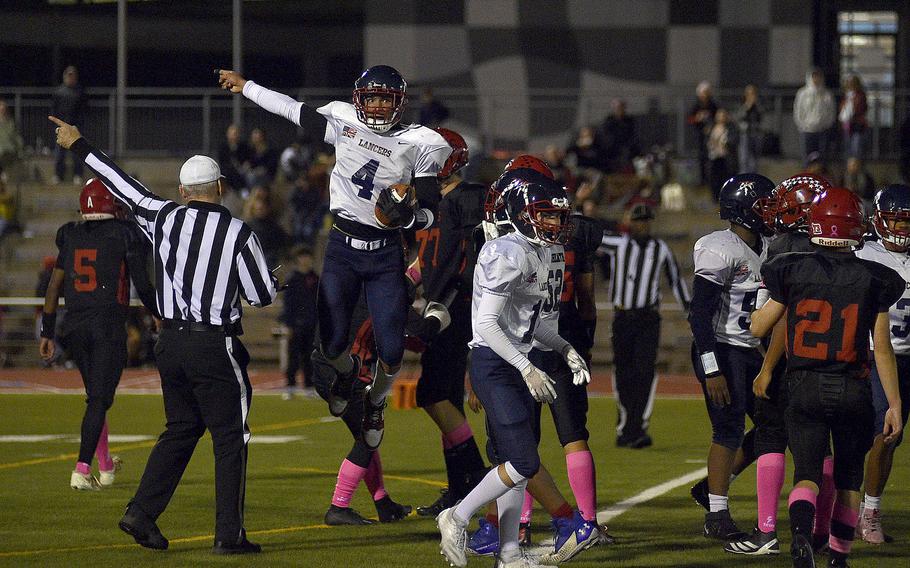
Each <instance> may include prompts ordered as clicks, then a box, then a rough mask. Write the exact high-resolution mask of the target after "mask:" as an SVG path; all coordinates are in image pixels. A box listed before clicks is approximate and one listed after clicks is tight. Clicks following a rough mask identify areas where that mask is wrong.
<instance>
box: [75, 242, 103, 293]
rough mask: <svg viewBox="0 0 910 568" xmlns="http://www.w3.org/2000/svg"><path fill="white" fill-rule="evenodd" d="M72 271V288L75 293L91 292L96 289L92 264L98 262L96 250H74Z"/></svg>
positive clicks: (96, 284) (96, 281) (95, 276)
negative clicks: (74, 275)
mask: <svg viewBox="0 0 910 568" xmlns="http://www.w3.org/2000/svg"><path fill="white" fill-rule="evenodd" d="M73 258H74V266H73V270H74V271H75V272H76V277H75V278H74V279H73V287H74V288H76V291H77V292H92V291H93V290H94V289H95V288H97V287H98V279H97V275H96V274H95V267H94V263H95V261H96V260H98V249H76V254H75V255H74V257H73Z"/></svg>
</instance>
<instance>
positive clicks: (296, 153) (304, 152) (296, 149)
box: [278, 137, 313, 183]
mask: <svg viewBox="0 0 910 568" xmlns="http://www.w3.org/2000/svg"><path fill="white" fill-rule="evenodd" d="M312 161H313V150H312V148H311V147H310V146H309V145H307V144H305V141H304V140H303V139H302V138H300V137H298V138H297V139H296V140H294V141H293V142H291V145H290V146H288V147H287V148H285V149H284V151H283V152H282V153H281V157H280V158H279V159H278V168H279V169H280V170H281V174H282V175H283V176H284V179H286V180H287V181H289V182H291V183H293V182H295V181H296V180H297V179H298V178H300V177H301V176H305V175H306V172H307V170H308V169H310V162H312Z"/></svg>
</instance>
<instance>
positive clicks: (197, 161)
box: [180, 154, 224, 185]
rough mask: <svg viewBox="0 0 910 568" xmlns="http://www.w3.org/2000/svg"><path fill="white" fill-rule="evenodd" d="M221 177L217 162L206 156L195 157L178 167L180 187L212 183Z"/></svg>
mask: <svg viewBox="0 0 910 568" xmlns="http://www.w3.org/2000/svg"><path fill="white" fill-rule="evenodd" d="M221 177H224V176H222V175H221V168H219V167H218V162H216V161H215V160H213V159H211V158H209V157H208V156H200V155H198V154H197V155H195V156H193V157H192V158H190V159H189V160H187V161H185V162H183V166H181V167H180V185H199V184H201V183H209V182H213V181H215V180H217V179H219V178H221Z"/></svg>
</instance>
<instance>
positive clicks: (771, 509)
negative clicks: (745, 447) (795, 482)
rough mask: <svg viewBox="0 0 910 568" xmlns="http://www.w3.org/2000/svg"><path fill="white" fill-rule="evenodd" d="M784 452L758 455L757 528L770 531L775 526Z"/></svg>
mask: <svg viewBox="0 0 910 568" xmlns="http://www.w3.org/2000/svg"><path fill="white" fill-rule="evenodd" d="M785 466H786V457H785V456H784V454H764V455H761V456H759V457H758V466H757V471H756V478H755V489H756V494H757V496H758V529H759V530H760V531H761V532H765V533H768V532H771V531H773V530H776V528H777V501H778V500H779V499H780V491H781V489H783V487H784V468H785Z"/></svg>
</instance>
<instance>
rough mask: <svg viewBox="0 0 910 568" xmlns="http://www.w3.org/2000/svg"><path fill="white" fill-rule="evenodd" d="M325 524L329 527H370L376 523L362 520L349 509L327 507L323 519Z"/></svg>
mask: <svg viewBox="0 0 910 568" xmlns="http://www.w3.org/2000/svg"><path fill="white" fill-rule="evenodd" d="M323 520H324V522H325V524H327V525H329V526H330V527H337V526H341V525H372V524H375V522H376V521H373V520H372V519H367V518H364V517H362V516H361V515H360V513H358V512H357V511H355V510H354V509H352V508H350V507H336V506H335V505H329V510H328V511H326V512H325V518H324V519H323Z"/></svg>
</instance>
